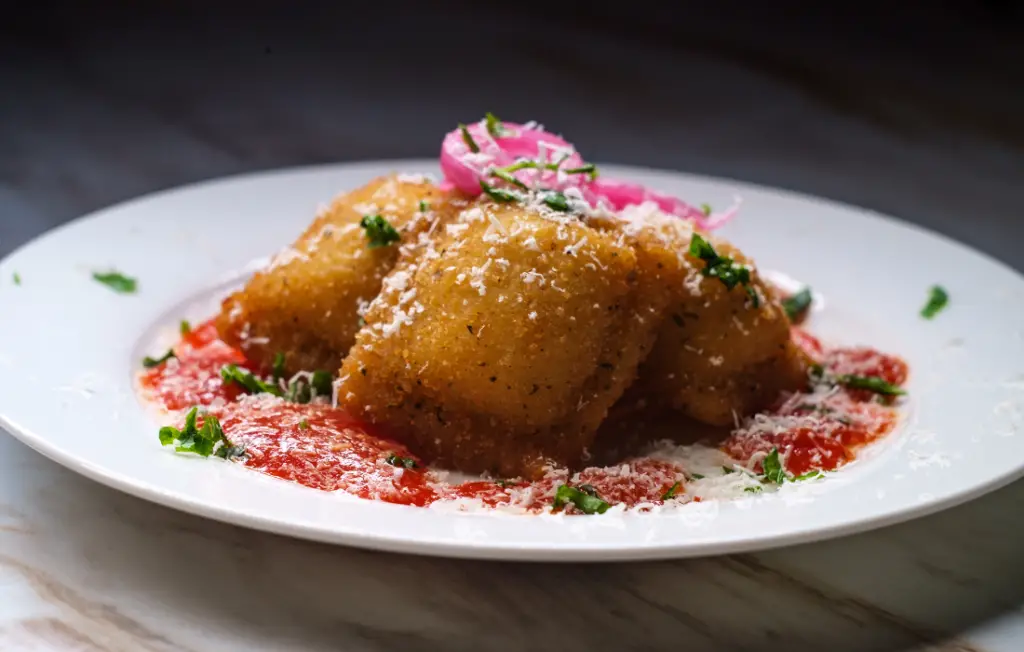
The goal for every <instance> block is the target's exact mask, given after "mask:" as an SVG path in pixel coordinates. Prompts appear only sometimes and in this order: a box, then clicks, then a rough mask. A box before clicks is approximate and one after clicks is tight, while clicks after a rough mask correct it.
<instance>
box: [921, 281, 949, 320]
mask: <svg viewBox="0 0 1024 652" xmlns="http://www.w3.org/2000/svg"><path fill="white" fill-rule="evenodd" d="M948 303H949V293H947V292H946V290H945V289H944V288H943V287H941V286H938V285H933V286H932V287H931V289H930V290H929V291H928V303H926V304H925V306H924V308H921V316H922V317H924V318H925V319H932V318H934V317H935V315H937V314H939V312H940V311H941V310H942V309H943V308H945V307H946V304H948Z"/></svg>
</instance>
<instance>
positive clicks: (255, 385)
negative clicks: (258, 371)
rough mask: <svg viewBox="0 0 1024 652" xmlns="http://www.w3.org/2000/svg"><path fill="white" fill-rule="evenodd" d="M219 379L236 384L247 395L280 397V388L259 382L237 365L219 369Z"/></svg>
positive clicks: (246, 370) (250, 373)
mask: <svg viewBox="0 0 1024 652" xmlns="http://www.w3.org/2000/svg"><path fill="white" fill-rule="evenodd" d="M220 377H221V378H222V379H223V380H224V383H225V384H226V383H237V384H238V385H239V386H240V387H241V388H242V389H244V390H245V391H246V392H247V393H249V394H273V395H274V396H282V395H283V394H284V392H282V391H281V388H280V387H278V386H277V385H274V384H272V383H268V382H265V381H263V380H260V379H259V378H257V377H256V376H254V375H253V373H252V372H251V371H249V370H248V369H242V368H240V367H239V366H238V365H235V364H229V365H224V366H223V367H221V370H220Z"/></svg>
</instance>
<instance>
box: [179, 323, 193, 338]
mask: <svg viewBox="0 0 1024 652" xmlns="http://www.w3.org/2000/svg"><path fill="white" fill-rule="evenodd" d="M178 332H179V333H181V334H182V336H185V335H188V334H189V333H191V332H192V324H190V323H189V321H188V320H187V319H182V320H181V323H180V324H178Z"/></svg>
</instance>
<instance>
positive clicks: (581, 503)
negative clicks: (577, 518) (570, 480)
mask: <svg viewBox="0 0 1024 652" xmlns="http://www.w3.org/2000/svg"><path fill="white" fill-rule="evenodd" d="M584 486H588V485H584ZM590 488H591V489H593V487H590ZM569 503H572V504H573V505H576V508H577V509H579V510H580V511H581V512H583V513H584V514H604V513H605V512H607V511H608V507H609V505H608V503H606V502H605V501H603V500H601V498H600V496H598V495H597V492H596V491H595V492H594V494H593V495H591V494H588V493H587V492H585V491H582V490H580V489H579V488H577V487H570V486H569V485H567V484H563V485H562V486H560V487H559V488H558V490H557V491H556V492H555V502H554V506H555V508H556V509H557V508H559V507H564V506H565V505H567V504H569Z"/></svg>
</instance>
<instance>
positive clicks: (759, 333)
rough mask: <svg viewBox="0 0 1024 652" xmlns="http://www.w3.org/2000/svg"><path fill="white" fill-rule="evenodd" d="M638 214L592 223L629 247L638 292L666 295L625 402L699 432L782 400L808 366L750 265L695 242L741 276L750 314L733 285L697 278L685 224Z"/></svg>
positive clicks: (729, 249) (722, 245)
mask: <svg viewBox="0 0 1024 652" xmlns="http://www.w3.org/2000/svg"><path fill="white" fill-rule="evenodd" d="M642 210H643V209H641V208H639V207H638V208H636V209H633V210H630V209H627V210H626V211H624V212H623V217H622V219H618V220H610V221H598V225H599V227H600V228H603V229H604V230H606V231H608V232H609V233H614V232H618V233H620V234H622V236H623V241H625V242H629V243H631V244H632V246H633V247H634V249H635V250H636V252H637V255H638V260H639V268H640V270H641V273H642V274H643V279H644V283H645V284H648V285H650V286H653V287H657V288H660V289H661V290H662V291H663V292H665V293H666V296H665V297H664V304H665V305H666V312H665V316H664V318H663V320H662V322H661V327H660V328H659V330H658V337H657V341H656V343H655V345H654V348H653V350H652V351H651V355H650V356H649V357H648V358H647V360H646V361H645V362H644V364H643V365H642V366H641V369H640V377H639V379H638V380H637V383H636V385H635V386H634V387H633V388H631V389H630V391H629V394H628V398H627V400H633V401H639V400H645V401H648V402H650V403H654V404H656V403H658V402H661V403H666V404H668V405H671V406H672V407H674V408H676V409H678V410H680V411H682V412H683V413H684V414H686V415H687V416H690V417H692V418H694V419H697V420H699V421H702V422H704V423H708V424H712V425H716V426H728V425H733V424H734V423H735V422H736V420H737V419H739V418H742V417H744V416H747V415H749V414H751V413H753V412H755V411H757V410H760V409H763V408H765V407H767V406H768V405H769V404H770V403H771V402H772V401H774V400H775V399H777V398H778V397H779V395H780V394H781V393H782V392H784V391H789V390H798V389H801V388H803V387H804V386H805V385H806V383H807V368H808V360H807V358H806V356H805V355H804V354H803V353H802V352H801V351H800V349H799V348H798V347H797V346H796V345H795V344H794V343H793V341H792V338H791V336H790V324H789V320H788V319H787V317H786V314H785V312H784V311H783V310H782V307H781V306H780V304H779V301H778V298H777V297H776V295H775V291H774V289H773V288H772V287H771V286H770V285H769V284H768V283H765V282H764V280H763V279H762V278H761V277H760V275H759V274H758V273H757V270H756V267H754V265H753V264H752V261H751V260H750V259H748V258H747V257H746V256H744V255H743V253H742V252H740V251H739V250H738V249H736V248H735V247H733V246H732V245H730V244H728V243H726V242H724V241H722V240H719V239H716V238H712V237H710V236H704V238H705V239H706V240H708V241H709V242H710V243H711V244H712V245H713V247H714V248H715V250H716V251H717V253H718V254H719V255H721V256H728V257H731V258H732V259H733V260H734V261H735V262H736V263H738V264H741V265H746V266H748V267H749V268H750V270H751V279H750V283H749V286H750V287H751V288H753V290H754V291H755V292H756V293H757V297H758V300H757V302H756V303H757V305H755V302H754V301H753V300H752V299H751V297H750V296H749V294H748V293H747V291H746V288H745V287H743V286H742V285H737V286H735V287H733V288H732V289H729V288H727V287H726V285H725V284H723V283H722V281H721V280H720V279H718V278H715V277H712V276H704V275H703V274H702V273H701V270H703V269H704V267H705V266H706V263H705V262H704V261H701V260H699V259H697V258H695V257H693V256H691V255H690V254H689V247H690V240H691V238H692V236H693V230H692V228H691V226H690V225H689V224H688V223H687V222H684V221H682V220H679V219H676V218H674V217H670V216H659V215H657V214H653V213H648V214H647V215H640V214H638V213H639V212H640V211H642Z"/></svg>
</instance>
